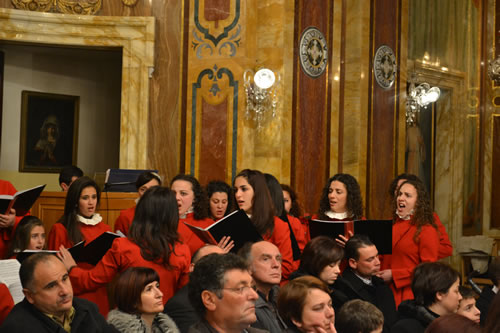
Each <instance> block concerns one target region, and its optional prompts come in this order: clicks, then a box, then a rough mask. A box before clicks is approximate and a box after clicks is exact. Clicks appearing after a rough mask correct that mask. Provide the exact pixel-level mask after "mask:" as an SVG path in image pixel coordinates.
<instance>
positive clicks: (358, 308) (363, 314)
mask: <svg viewBox="0 0 500 333" xmlns="http://www.w3.org/2000/svg"><path fill="white" fill-rule="evenodd" d="M335 328H336V329H337V331H338V332H342V333H381V332H382V329H383V328H384V315H383V314H382V312H380V310H379V309H378V308H377V307H376V306H375V305H373V304H371V303H369V302H365V301H362V300H360V299H354V300H352V301H349V302H347V303H345V304H344V305H342V308H340V311H339V312H338V313H337V316H336V318H335Z"/></svg>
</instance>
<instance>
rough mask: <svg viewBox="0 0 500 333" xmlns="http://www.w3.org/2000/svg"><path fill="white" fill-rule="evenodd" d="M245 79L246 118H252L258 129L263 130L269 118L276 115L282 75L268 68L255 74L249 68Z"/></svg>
mask: <svg viewBox="0 0 500 333" xmlns="http://www.w3.org/2000/svg"><path fill="white" fill-rule="evenodd" d="M243 81H244V86H245V92H246V98H247V108H246V118H247V119H252V120H253V121H254V122H255V124H256V125H257V130H261V129H262V128H263V127H264V124H265V122H266V121H267V120H269V119H271V118H274V117H276V109H277V107H278V95H277V94H278V86H279V83H280V75H279V74H277V75H275V74H274V72H273V71H272V70H270V69H267V68H263V69H260V70H258V71H257V73H255V74H254V72H253V70H251V69H247V70H246V71H245V73H243ZM252 81H253V82H252Z"/></svg>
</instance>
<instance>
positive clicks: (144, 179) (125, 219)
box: [114, 171, 161, 236]
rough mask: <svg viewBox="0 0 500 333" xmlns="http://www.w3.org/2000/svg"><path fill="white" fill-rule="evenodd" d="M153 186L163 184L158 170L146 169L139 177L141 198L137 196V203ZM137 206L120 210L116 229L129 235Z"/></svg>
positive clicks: (136, 183) (138, 187)
mask: <svg viewBox="0 0 500 333" xmlns="http://www.w3.org/2000/svg"><path fill="white" fill-rule="evenodd" d="M153 186H161V178H160V176H159V175H158V174H157V173H156V172H151V171H145V172H143V173H141V174H140V175H139V177H137V180H136V181H135V187H136V188H137V193H138V194H139V198H137V200H136V204H137V202H138V201H139V200H140V199H141V197H142V195H143V194H144V192H146V191H147V190H148V189H149V188H150V187H153ZM136 207H137V206H133V207H130V208H128V209H124V210H122V211H121V212H120V215H119V216H118V218H117V219H116V221H115V227H114V230H115V231H118V230H120V231H121V232H122V233H123V234H124V235H125V236H126V235H128V229H129V228H130V225H131V224H132V221H133V220H134V215H135V209H136Z"/></svg>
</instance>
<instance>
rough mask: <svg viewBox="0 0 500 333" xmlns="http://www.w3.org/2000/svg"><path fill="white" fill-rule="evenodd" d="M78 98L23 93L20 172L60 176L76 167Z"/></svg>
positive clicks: (29, 92)
mask: <svg viewBox="0 0 500 333" xmlns="http://www.w3.org/2000/svg"><path fill="white" fill-rule="evenodd" d="M79 105H80V97H79V96H70V95H59V94H50V93H42V92H35V91H23V92H22V102H21V138H20V148H19V171H20V172H47V173H59V172H60V170H61V169H62V167H64V166H66V165H76V156H77V147H78V112H79Z"/></svg>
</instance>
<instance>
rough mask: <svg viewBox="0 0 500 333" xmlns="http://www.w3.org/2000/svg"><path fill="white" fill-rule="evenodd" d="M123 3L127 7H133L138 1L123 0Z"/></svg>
mask: <svg viewBox="0 0 500 333" xmlns="http://www.w3.org/2000/svg"><path fill="white" fill-rule="evenodd" d="M122 2H123V4H124V5H125V6H129V7H132V6H135V5H136V3H137V0H122Z"/></svg>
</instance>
